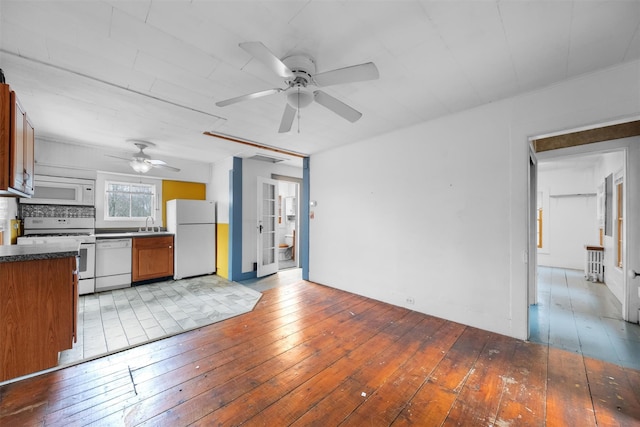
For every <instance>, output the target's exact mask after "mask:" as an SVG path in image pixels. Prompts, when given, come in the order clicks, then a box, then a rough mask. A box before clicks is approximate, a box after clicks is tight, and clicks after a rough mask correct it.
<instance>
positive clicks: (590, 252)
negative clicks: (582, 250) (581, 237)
mask: <svg viewBox="0 0 640 427" xmlns="http://www.w3.org/2000/svg"><path fill="white" fill-rule="evenodd" d="M603 261H604V250H603V248H601V247H599V246H595V247H594V246H587V262H586V264H585V268H584V277H585V278H586V279H587V280H591V281H592V282H602V281H603V280H604V266H603V265H602V263H603Z"/></svg>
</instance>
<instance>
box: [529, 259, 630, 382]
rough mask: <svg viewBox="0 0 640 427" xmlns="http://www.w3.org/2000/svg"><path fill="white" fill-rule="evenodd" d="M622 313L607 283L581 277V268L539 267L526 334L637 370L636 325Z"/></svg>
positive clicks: (569, 349) (558, 346)
mask: <svg viewBox="0 0 640 427" xmlns="http://www.w3.org/2000/svg"><path fill="white" fill-rule="evenodd" d="M621 313H622V306H621V304H620V302H619V301H618V300H617V299H616V298H615V297H614V296H613V294H612V293H611V291H610V290H609V289H608V288H607V287H606V285H604V284H602V283H593V282H590V281H587V280H585V278H584V273H583V272H582V271H578V270H570V269H563V268H553V267H543V266H539V267H538V304H537V305H532V306H530V307H529V317H530V337H529V339H530V341H532V342H537V343H541V344H548V345H549V346H550V347H556V348H560V349H563V350H567V351H571V352H575V353H580V354H583V355H584V356H588V357H593V358H595V359H600V360H604V361H606V362H610V363H615V364H617V365H620V366H624V367H628V368H633V369H637V370H640V325H638V324H633V323H628V322H625V321H624V320H622V316H621Z"/></svg>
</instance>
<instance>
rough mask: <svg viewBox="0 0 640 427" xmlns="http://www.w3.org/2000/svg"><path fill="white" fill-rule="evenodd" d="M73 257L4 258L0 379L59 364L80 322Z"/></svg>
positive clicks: (0, 265)
mask: <svg viewBox="0 0 640 427" xmlns="http://www.w3.org/2000/svg"><path fill="white" fill-rule="evenodd" d="M75 268H76V259H75V257H68V258H57V259H47V260H37V261H20V262H7V263H0V302H2V303H1V304H0V381H6V380H9V379H12V378H16V377H19V376H22V375H27V374H30V373H33V372H37V371H41V370H43V369H48V368H52V367H54V366H56V365H57V364H58V354H59V352H60V351H63V350H66V349H69V348H71V347H73V341H74V340H75V339H76V333H77V321H78V317H77V316H78V289H77V288H78V278H77V275H76V274H75V273H74V272H75Z"/></svg>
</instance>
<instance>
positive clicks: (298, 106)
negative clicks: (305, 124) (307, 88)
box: [297, 86, 300, 133]
mask: <svg viewBox="0 0 640 427" xmlns="http://www.w3.org/2000/svg"><path fill="white" fill-rule="evenodd" d="M297 104H298V105H297V108H298V133H300V86H298V103H297Z"/></svg>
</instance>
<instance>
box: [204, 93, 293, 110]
mask: <svg viewBox="0 0 640 427" xmlns="http://www.w3.org/2000/svg"><path fill="white" fill-rule="evenodd" d="M283 90H284V89H280V88H275V89H267V90H263V91H260V92H254V93H250V94H247V95H242V96H236V97H235V98H230V99H225V100H224V101H218V102H216V105H217V106H218V107H226V106H227V105H231V104H235V103H236V102H241V101H248V100H250V99H256V98H262V97H263V96H267V95H273V94H274V93H278V92H282V91H283Z"/></svg>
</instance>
